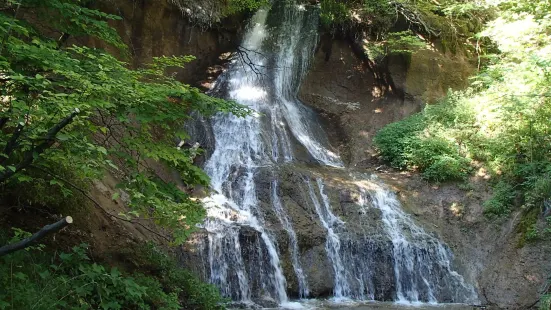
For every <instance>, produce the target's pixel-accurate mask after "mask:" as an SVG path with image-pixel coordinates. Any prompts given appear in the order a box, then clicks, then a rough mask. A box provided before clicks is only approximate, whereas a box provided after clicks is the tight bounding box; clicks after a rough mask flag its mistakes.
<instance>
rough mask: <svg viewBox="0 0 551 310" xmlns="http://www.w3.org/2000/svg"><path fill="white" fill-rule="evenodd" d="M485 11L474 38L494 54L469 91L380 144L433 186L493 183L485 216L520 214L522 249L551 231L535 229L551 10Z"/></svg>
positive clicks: (544, 154)
mask: <svg viewBox="0 0 551 310" xmlns="http://www.w3.org/2000/svg"><path fill="white" fill-rule="evenodd" d="M485 6H486V10H491V11H492V12H493V14H494V15H495V18H494V19H492V20H491V21H489V22H488V23H487V24H486V26H485V28H484V29H483V31H481V32H480V33H479V34H478V35H476V37H475V38H476V39H477V40H478V41H482V40H486V42H492V45H491V46H492V47H493V48H492V49H486V51H485V54H483V55H479V57H480V60H479V63H480V64H481V66H480V68H479V69H480V70H479V72H478V74H477V75H476V76H475V77H473V78H472V83H471V86H470V87H469V88H468V89H465V90H462V91H450V92H449V94H448V95H447V96H446V97H445V98H444V99H442V100H441V102H440V103H439V104H437V105H429V106H427V107H426V108H425V109H424V111H422V112H421V113H419V114H416V115H414V116H411V117H409V118H407V119H405V120H403V121H401V122H398V123H394V124H391V125H388V126H386V127H385V128H383V129H382V130H381V131H380V132H379V133H378V134H377V136H376V137H375V143H376V145H377V146H378V148H379V150H380V154H381V155H382V157H383V158H384V159H386V160H388V161H389V162H390V163H391V165H392V166H394V167H397V168H401V169H412V170H418V171H420V172H421V173H422V174H423V176H424V177H425V178H426V179H428V180H431V181H439V182H440V181H447V180H464V179H466V178H468V177H470V176H473V175H476V176H478V177H486V178H489V179H490V180H491V182H492V183H493V184H494V196H493V197H492V198H491V199H489V200H488V201H486V203H485V212H486V213H487V214H488V215H491V216H500V215H506V214H508V213H510V212H512V211H513V210H515V209H517V208H520V209H521V210H522V213H523V215H524V216H523V220H522V222H521V225H520V227H519V230H520V231H521V233H522V235H523V237H522V238H521V241H520V243H519V245H520V246H522V244H523V243H524V242H525V241H530V240H536V239H538V238H546V237H548V236H549V235H550V232H551V229H549V225H547V226H541V225H538V219H539V218H541V216H540V215H541V214H544V215H545V214H547V215H548V214H549V213H548V211H549V210H550V209H551V122H550V121H549V120H550V119H551V71H550V68H551V66H550V65H551V39H550V36H549V33H550V30H551V19H550V16H551V7H549V2H548V1H507V0H504V1H497V2H491V3H490V2H489V1H488V2H487V3H486V4H485ZM547 221H548V222H549V221H551V218H550V217H547Z"/></svg>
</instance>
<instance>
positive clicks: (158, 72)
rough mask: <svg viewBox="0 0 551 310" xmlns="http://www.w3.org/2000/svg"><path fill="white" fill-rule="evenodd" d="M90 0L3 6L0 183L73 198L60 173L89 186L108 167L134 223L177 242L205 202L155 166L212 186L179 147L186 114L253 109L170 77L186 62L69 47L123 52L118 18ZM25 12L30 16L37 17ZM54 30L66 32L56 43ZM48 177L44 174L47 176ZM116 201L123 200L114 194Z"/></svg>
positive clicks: (190, 153)
mask: <svg viewBox="0 0 551 310" xmlns="http://www.w3.org/2000/svg"><path fill="white" fill-rule="evenodd" d="M85 3H86V1H65V0H46V1H43V0H41V1H38V0H19V1H17V2H16V1H8V2H4V3H3V4H2V5H3V7H1V10H0V37H1V38H2V40H3V42H2V43H3V44H2V46H1V47H0V130H1V131H2V135H0V183H2V185H1V186H3V188H4V189H10V188H17V187H18V186H19V184H20V183H21V182H30V183H37V182H38V183H44V184H47V185H49V186H51V187H59V188H62V189H63V192H64V194H67V195H68V194H70V193H72V191H73V188H72V187H68V186H67V184H66V183H67V182H66V180H65V179H64V178H62V177H60V176H58V175H55V174H54V173H48V172H52V171H54V170H59V169H62V170H64V171H71V172H72V175H73V176H74V178H73V179H74V180H76V182H79V183H89V182H91V181H93V180H97V179H101V178H102V177H103V176H104V175H105V173H106V172H107V171H111V172H112V173H115V174H117V175H118V176H119V177H120V178H121V179H122V180H124V182H123V183H121V184H120V189H121V190H122V191H124V192H125V193H126V194H128V195H129V198H128V199H127V200H128V202H129V205H130V206H131V208H132V213H131V214H128V215H127V216H129V217H131V218H132V217H135V216H141V217H150V218H153V219H155V221H156V222H157V223H158V224H161V225H163V226H165V227H170V228H172V229H174V232H175V240H176V242H182V241H183V239H184V238H185V236H186V235H187V233H188V232H189V230H190V229H191V228H192V227H193V226H194V224H195V223H197V222H198V221H199V220H200V219H201V218H202V216H203V215H204V210H203V208H202V206H201V205H200V204H199V203H197V202H195V201H194V200H193V199H191V197H190V196H189V195H188V194H187V193H186V192H184V191H182V190H180V189H179V188H178V187H177V186H176V185H175V184H173V183H169V182H167V181H166V180H162V179H161V178H159V177H156V176H155V174H154V168H153V167H152V166H151V163H152V162H159V163H161V164H164V165H165V166H167V167H168V168H169V169H174V170H176V171H178V172H179V174H180V177H181V180H182V183H183V184H184V185H185V186H186V187H187V188H191V187H193V186H194V185H197V184H200V185H208V178H207V176H206V175H205V174H204V172H202V171H201V170H200V169H199V168H197V167H196V166H194V165H193V158H194V157H195V156H196V155H197V154H198V150H196V149H193V148H191V149H180V148H177V147H176V143H177V142H178V140H180V141H184V140H185V139H187V136H186V134H185V133H184V132H182V128H183V126H182V124H183V121H184V120H186V119H188V118H189V115H190V112H192V111H197V112H200V113H203V114H212V113H216V112H233V113H235V114H238V115H244V114H246V113H247V112H248V111H247V110H245V109H244V108H243V107H241V106H238V105H236V104H234V103H231V102H226V101H223V100H220V99H215V98H211V97H208V96H206V95H203V94H201V93H200V92H199V90H197V89H195V88H192V87H189V86H188V85H184V84H181V83H179V82H178V81H176V80H175V79H174V77H173V76H171V75H167V74H166V72H167V70H168V69H169V68H178V67H183V66H184V65H185V63H187V62H189V61H191V60H193V57H189V56H172V57H164V56H163V57H158V58H154V59H153V62H152V63H151V64H149V65H147V66H145V67H144V68H139V69H135V70H133V69H129V67H128V65H127V64H126V63H125V62H122V61H120V60H118V59H117V58H115V57H114V56H113V55H110V54H108V53H106V52H104V51H102V50H99V49H94V48H89V47H86V46H78V45H68V44H66V42H67V40H68V39H69V38H79V37H81V36H91V37H95V38H96V39H99V40H102V41H103V42H105V43H107V44H110V45H112V46H114V47H116V48H118V49H119V51H120V52H119V54H120V55H125V54H126V47H125V46H124V44H123V43H122V40H121V39H120V37H119V36H118V35H117V33H116V32H115V30H114V29H113V28H111V27H110V26H109V25H108V22H109V21H112V20H117V19H119V17H117V16H113V15H108V14H105V13H102V12H100V11H97V10H92V9H88V8H85V7H84V6H83V4H85ZM20 10H33V11H34V12H35V14H34V16H39V17H40V18H39V20H38V21H36V20H33V19H26V18H27V14H22V13H21V12H20ZM52 33H60V34H61V36H60V38H59V39H52V38H51V36H50V35H51V34H52ZM44 171H45V172H47V173H44ZM114 199H117V197H114Z"/></svg>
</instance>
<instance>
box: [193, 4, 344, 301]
mask: <svg viewBox="0 0 551 310" xmlns="http://www.w3.org/2000/svg"><path fill="white" fill-rule="evenodd" d="M278 4H279V5H281V11H279V12H281V13H284V14H282V15H283V17H284V18H283V22H282V23H281V24H280V25H279V26H278V29H271V30H268V29H267V26H266V24H267V18H268V12H267V11H265V10H260V11H258V12H257V13H256V14H255V16H254V17H253V19H252V21H251V25H250V26H249V31H248V32H247V34H246V36H245V38H244V40H243V44H242V45H243V46H242V48H243V50H244V51H245V52H246V53H247V55H246V56H245V57H246V59H247V61H250V62H248V63H246V64H245V63H243V61H244V59H241V61H237V60H236V61H234V63H233V64H232V65H231V68H230V70H228V71H227V72H226V74H225V76H224V77H222V78H221V80H220V81H219V83H218V85H217V87H218V89H217V91H218V92H222V93H223V92H224V91H226V92H227V94H228V97H229V98H231V99H234V100H237V101H238V102H239V103H241V104H245V105H247V106H249V107H250V108H252V109H254V110H256V111H257V113H262V114H264V116H261V115H260V114H256V115H253V116H249V117H245V118H238V117H235V116H231V115H219V116H216V117H214V119H213V120H212V126H213V130H212V131H213V133H214V137H215V148H214V152H213V153H212V155H211V157H210V158H209V160H208V161H207V163H206V165H205V171H206V172H207V174H208V175H209V176H210V177H211V186H212V189H213V190H214V191H216V192H217V194H215V195H212V196H211V197H209V198H208V199H206V200H205V203H206V206H207V208H208V217H209V218H208V220H207V221H206V222H205V223H204V225H203V227H204V228H205V229H206V230H207V231H208V232H209V238H208V242H209V246H208V249H209V264H210V266H209V267H210V281H211V282H212V283H214V284H216V285H217V286H219V287H221V288H222V292H223V293H224V294H225V295H227V296H231V297H232V298H234V299H238V300H242V301H245V302H248V301H251V297H252V296H253V295H255V294H256V293H255V292H253V291H252V290H255V289H253V288H252V286H251V284H250V283H251V282H253V283H255V284H254V286H255V288H256V290H257V291H258V290H261V291H262V294H263V296H261V297H262V298H265V299H266V298H268V299H273V300H275V301H277V302H278V303H285V302H286V301H287V299H288V297H287V294H286V290H285V289H286V288H285V285H286V281H285V278H284V277H283V272H282V269H281V264H280V260H279V255H278V252H277V250H276V244H275V240H274V237H273V236H272V235H270V232H269V231H267V230H266V229H265V223H264V219H263V216H262V214H261V212H260V211H259V209H258V205H259V201H258V199H257V197H256V184H255V181H254V174H255V172H256V170H257V168H259V167H266V166H270V165H274V164H275V163H277V162H279V161H291V160H292V158H293V153H292V150H291V141H290V140H291V139H290V137H289V134H288V133H287V129H286V126H287V125H286V123H287V124H293V125H289V127H291V128H294V129H293V130H291V132H292V134H293V135H294V137H295V138H296V139H297V140H299V141H301V142H302V143H303V145H304V147H305V148H306V149H307V150H308V151H309V152H310V154H311V155H312V157H313V158H314V159H316V160H317V161H318V162H321V163H324V164H329V165H334V166H339V165H342V163H341V162H340V159H339V158H338V156H337V155H335V154H334V153H331V152H329V149H328V148H327V147H323V146H322V144H321V142H318V141H326V140H327V138H326V137H325V136H324V132H323V131H320V130H317V131H316V130H315V128H313V127H312V126H311V124H310V123H309V121H308V120H309V119H311V117H312V115H311V114H313V112H312V111H311V110H309V109H308V108H306V107H305V106H303V105H302V104H301V103H299V102H298V101H297V100H296V98H295V97H296V90H297V87H298V85H299V81H300V78H301V77H302V75H303V74H304V73H305V70H306V67H307V62H308V60H309V59H310V54H311V53H312V51H313V49H314V46H315V43H316V41H317V36H316V35H317V34H316V32H315V27H316V26H317V22H318V21H317V15H316V14H315V12H308V11H306V10H305V9H304V7H301V6H298V5H289V3H287V2H281V3H278ZM278 4H274V7H277V6H278ZM297 22H298V23H300V24H301V25H299V27H297ZM303 28H309V30H304V29H303ZM269 31H272V32H275V33H276V34H277V35H278V36H279V37H280V38H283V39H284V38H295V39H294V40H290V41H288V42H287V40H283V41H281V42H280V41H277V40H276V42H275V43H278V44H273V46H271V48H272V49H277V48H278V46H279V49H280V51H279V52H276V53H275V56H270V54H272V52H273V51H268V50H265V49H264V48H263V45H264V44H267V43H266V42H265V40H266V38H267V37H268V32H269ZM298 33H307V35H306V36H303V37H302V39H301V42H300V44H299V42H298V41H299V39H298V38H297V34H298ZM308 33H309V34H308ZM274 37H275V35H271V38H272V39H273V38H274ZM285 42H286V43H285ZM268 63H272V66H271V67H270V68H268ZM293 89H294V91H293ZM314 137H318V138H317V139H316V138H314ZM274 190H276V192H277V183H275V184H274ZM272 207H273V209H274V210H275V211H276V213H277V214H278V216H279V217H280V221H281V223H282V224H283V226H284V227H285V229H286V230H287V231H288V233H289V237H290V239H291V245H292V247H293V249H292V250H293V252H294V254H296V255H298V248H297V242H296V235H295V233H294V231H293V229H292V226H291V225H290V223H289V221H288V219H287V216H286V215H285V214H284V212H283V209H282V208H281V205H280V202H279V200H278V198H277V196H274V199H273V201H272ZM243 227H247V228H248V229H251V230H252V231H254V232H255V233H256V234H257V235H258V238H259V240H260V242H259V249H258V253H255V255H251V257H250V259H253V260H255V264H250V265H254V266H256V267H257V269H256V270H255V271H252V270H247V268H246V267H245V264H243V259H244V258H243V254H242V248H241V245H240V242H239V238H240V234H241V233H242V230H243ZM293 267H294V269H295V271H296V275H297V278H298V279H299V284H300V286H301V295H303V296H306V295H307V294H308V286H307V284H306V280H305V279H304V276H303V275H302V274H301V267H300V263H299V262H298V259H296V260H294V262H293ZM257 297H258V296H257Z"/></svg>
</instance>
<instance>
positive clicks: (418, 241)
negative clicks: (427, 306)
mask: <svg viewBox="0 0 551 310" xmlns="http://www.w3.org/2000/svg"><path fill="white" fill-rule="evenodd" d="M374 179H375V180H376V178H374ZM370 197H371V200H372V203H373V206H374V207H375V208H378V209H379V210H381V212H382V220H383V223H384V226H385V230H386V232H387V234H388V236H389V237H390V238H391V240H392V244H393V249H394V251H393V256H394V273H395V277H396V284H397V287H396V295H397V296H396V297H397V300H398V301H402V302H404V301H413V302H418V301H428V302H431V303H437V302H438V298H437V296H438V297H440V298H446V299H448V300H456V301H462V302H468V303H476V302H477V299H476V297H475V296H476V293H475V291H474V289H473V287H472V286H470V285H467V284H466V283H465V281H464V279H463V277H462V276H461V275H459V274H458V273H457V272H455V271H454V270H453V269H452V268H451V263H450V262H451V260H452V258H453V255H452V254H451V252H450V250H449V249H448V248H447V247H446V246H445V245H444V244H443V243H442V242H441V241H440V240H438V239H437V238H435V237H434V236H432V235H429V234H427V233H426V232H425V231H424V230H423V229H422V228H421V227H419V226H417V225H416V224H415V223H414V222H413V220H412V219H411V218H410V217H409V216H408V215H407V214H406V213H404V211H402V209H401V208H400V203H399V202H398V200H397V199H396V196H395V195H394V194H393V193H392V192H391V191H389V190H388V189H386V188H385V187H384V186H377V187H376V189H375V190H373V191H372V192H371V193H370ZM443 296H445V297H443Z"/></svg>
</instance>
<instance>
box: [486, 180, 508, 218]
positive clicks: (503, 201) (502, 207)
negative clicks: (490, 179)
mask: <svg viewBox="0 0 551 310" xmlns="http://www.w3.org/2000/svg"><path fill="white" fill-rule="evenodd" d="M515 197H516V191H515V188H514V187H513V186H512V185H511V184H509V183H507V182H505V181H500V182H498V183H497V184H496V185H495V186H494V193H493V195H492V197H491V198H490V199H488V200H486V201H485V202H484V213H485V214H487V215H497V216H500V215H506V214H509V212H511V207H512V206H513V203H514V200H515Z"/></svg>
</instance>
